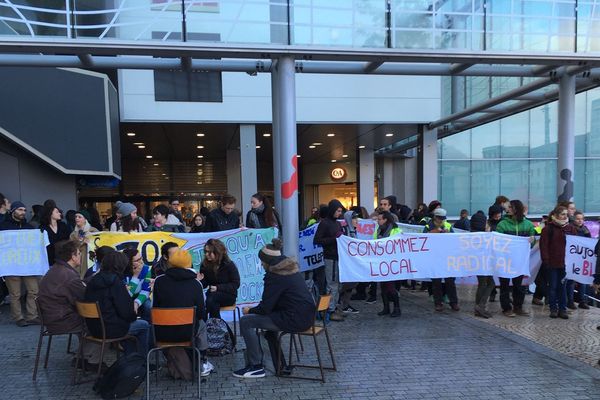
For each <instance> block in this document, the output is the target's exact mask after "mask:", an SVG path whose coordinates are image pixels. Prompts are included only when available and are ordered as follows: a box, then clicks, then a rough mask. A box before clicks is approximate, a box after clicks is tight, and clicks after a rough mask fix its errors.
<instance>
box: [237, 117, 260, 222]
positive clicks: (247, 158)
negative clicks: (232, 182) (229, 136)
mask: <svg viewBox="0 0 600 400" xmlns="http://www.w3.org/2000/svg"><path fill="white" fill-rule="evenodd" d="M238 165H239V168H240V175H241V178H242V179H241V184H242V198H241V199H240V202H239V204H238V207H240V208H241V209H242V215H243V216H245V215H246V213H247V212H248V211H249V210H250V197H251V196H252V195H253V194H255V193H256V192H257V191H258V189H257V182H256V127H255V126H254V125H240V164H238Z"/></svg>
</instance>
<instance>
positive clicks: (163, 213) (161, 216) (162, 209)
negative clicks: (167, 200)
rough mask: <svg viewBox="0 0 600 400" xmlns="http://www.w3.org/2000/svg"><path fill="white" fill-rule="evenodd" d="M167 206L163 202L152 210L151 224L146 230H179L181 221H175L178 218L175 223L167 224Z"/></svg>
mask: <svg viewBox="0 0 600 400" xmlns="http://www.w3.org/2000/svg"><path fill="white" fill-rule="evenodd" d="M169 215H170V214H169V208H168V207H167V206H165V205H164V204H159V205H157V206H156V207H154V209H153V210H152V218H153V220H152V224H150V226H148V230H147V231H148V232H181V230H180V229H179V227H180V226H181V227H182V225H181V223H179V222H176V221H179V220H177V219H176V220H175V221H174V222H176V224H175V225H174V224H169V220H168V218H169Z"/></svg>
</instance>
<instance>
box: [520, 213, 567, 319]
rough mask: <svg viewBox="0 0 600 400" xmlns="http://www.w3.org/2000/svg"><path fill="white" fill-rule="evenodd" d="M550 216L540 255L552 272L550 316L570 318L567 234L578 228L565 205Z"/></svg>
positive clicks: (541, 242)
mask: <svg viewBox="0 0 600 400" xmlns="http://www.w3.org/2000/svg"><path fill="white" fill-rule="evenodd" d="M511 203H512V202H511ZM550 218H551V221H550V223H548V224H547V225H546V226H545V227H544V229H542V236H541V238H540V255H541V257H542V262H543V263H544V264H545V265H546V266H547V268H548V270H549V273H550V288H549V289H550V290H549V291H550V295H549V298H550V299H549V300H550V318H559V317H560V318H562V319H568V318H569V315H568V314H567V292H566V287H565V276H566V275H567V271H566V264H565V253H566V250H565V246H566V242H567V239H566V235H577V230H576V229H575V227H574V226H573V225H571V224H569V213H568V210H567V208H566V207H564V206H557V207H556V208H555V209H554V210H553V211H552V213H551V214H550ZM513 282H514V281H513ZM513 285H514V283H513Z"/></svg>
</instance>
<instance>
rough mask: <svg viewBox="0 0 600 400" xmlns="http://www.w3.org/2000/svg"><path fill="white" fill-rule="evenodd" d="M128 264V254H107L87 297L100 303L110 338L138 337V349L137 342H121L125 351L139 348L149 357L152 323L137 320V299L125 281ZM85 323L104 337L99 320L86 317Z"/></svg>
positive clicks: (138, 349)
mask: <svg viewBox="0 0 600 400" xmlns="http://www.w3.org/2000/svg"><path fill="white" fill-rule="evenodd" d="M128 264H129V260H128V259H127V256H126V255H125V254H123V253H120V252H118V251H115V252H111V253H108V254H107V255H106V256H105V257H104V260H102V265H101V266H100V271H99V272H97V273H96V274H95V275H94V276H93V277H92V279H91V280H90V282H89V283H88V285H87V287H86V289H85V296H84V300H85V301H86V302H92V303H94V302H98V304H99V305H100V312H101V313H102V319H103V320H104V328H105V330H106V337H107V338H108V339H114V338H118V337H122V336H124V335H127V334H129V335H133V336H135V337H136V338H137V348H136V346H135V342H134V341H132V340H126V341H123V342H122V343H121V344H122V346H123V348H124V349H125V353H127V354H130V353H134V352H136V351H137V352H139V354H141V355H142V356H143V357H146V354H147V353H148V348H149V343H150V342H149V338H150V324H149V323H148V322H147V321H145V320H143V319H137V313H136V309H135V308H134V301H133V299H132V298H131V296H130V295H129V293H128V291H127V287H126V286H125V284H124V283H123V279H124V278H125V275H124V274H125V270H126V269H127V266H128ZM86 325H87V328H88V331H89V332H90V333H91V334H92V335H93V336H96V337H102V326H101V325H100V321H99V320H98V319H86Z"/></svg>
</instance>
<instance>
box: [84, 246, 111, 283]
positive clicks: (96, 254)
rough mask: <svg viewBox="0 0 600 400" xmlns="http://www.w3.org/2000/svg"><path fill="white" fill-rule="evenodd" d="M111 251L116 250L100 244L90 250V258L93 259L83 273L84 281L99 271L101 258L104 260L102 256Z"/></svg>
mask: <svg viewBox="0 0 600 400" xmlns="http://www.w3.org/2000/svg"><path fill="white" fill-rule="evenodd" d="M113 251H116V250H115V249H113V248H112V247H110V246H100V247H98V248H96V250H94V251H92V252H90V255H91V258H92V260H94V265H92V266H91V267H89V268H88V269H87V271H86V273H85V277H84V280H85V281H86V282H88V281H89V280H90V279H91V278H92V276H94V274H95V273H96V272H98V271H100V266H101V265H102V260H104V257H105V256H106V255H107V254H108V253H112V252H113Z"/></svg>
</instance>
